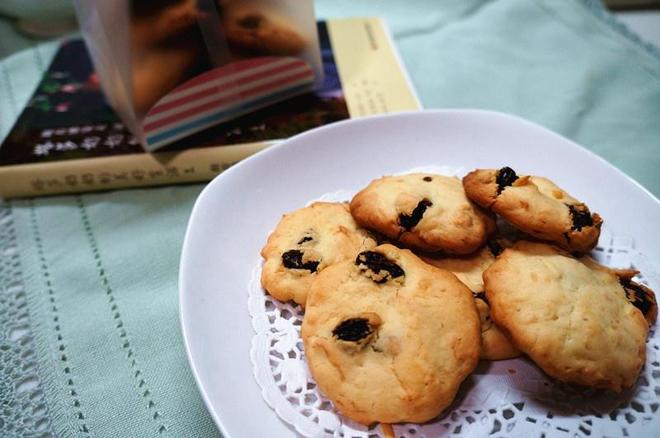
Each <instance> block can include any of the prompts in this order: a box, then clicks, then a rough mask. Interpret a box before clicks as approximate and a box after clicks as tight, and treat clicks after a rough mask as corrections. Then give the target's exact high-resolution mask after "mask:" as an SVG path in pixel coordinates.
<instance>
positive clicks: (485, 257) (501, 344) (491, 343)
mask: <svg viewBox="0 0 660 438" xmlns="http://www.w3.org/2000/svg"><path fill="white" fill-rule="evenodd" d="M501 251H503V248H502V247H501V246H500V245H499V243H498V242H497V241H495V240H492V241H489V242H488V245H486V246H484V247H483V248H482V249H481V250H480V251H479V252H477V253H475V254H471V255H467V256H461V257H458V256H453V257H436V256H423V257H422V260H424V261H425V262H427V263H430V264H432V265H433V266H436V267H438V268H441V269H445V270H447V271H450V272H451V273H453V274H454V275H456V277H458V279H459V280H461V281H462V282H463V284H465V285H466V286H467V287H468V288H469V289H470V290H471V291H472V294H473V296H474V300H475V304H476V306H477V310H478V311H479V319H480V322H481V354H480V358H481V359H486V360H502V359H511V358H514V357H518V356H520V354H521V353H520V350H518V349H517V348H516V347H515V346H514V345H513V344H512V343H511V341H510V340H509V338H507V337H506V335H505V334H504V333H502V331H501V330H500V329H499V328H498V327H497V326H496V325H495V324H494V323H493V321H492V319H491V317H490V307H489V306H488V299H487V298H486V295H485V293H484V282H483V279H482V274H483V272H484V271H485V270H486V269H487V268H488V267H489V266H490V265H491V264H493V262H494V261H495V257H496V256H497V255H498V254H499V253H500V252H501Z"/></svg>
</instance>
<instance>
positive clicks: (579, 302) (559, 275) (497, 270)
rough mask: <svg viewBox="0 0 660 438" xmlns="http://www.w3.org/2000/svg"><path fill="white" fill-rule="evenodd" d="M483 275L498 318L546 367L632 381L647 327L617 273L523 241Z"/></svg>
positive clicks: (584, 381) (616, 385) (613, 381)
mask: <svg viewBox="0 0 660 438" xmlns="http://www.w3.org/2000/svg"><path fill="white" fill-rule="evenodd" d="M483 278H484V286H485V289H486V296H487V298H488V301H489V302H490V310H491V316H492V318H493V320H494V321H495V322H496V323H497V325H498V326H499V327H500V328H503V329H504V330H506V332H507V333H508V334H509V338H510V339H511V340H512V341H513V343H514V344H515V345H516V347H518V348H519V349H520V350H521V351H523V352H524V353H526V354H527V355H528V356H529V357H530V358H531V359H532V360H533V361H534V362H536V364H537V365H538V366H539V367H541V368H542V369H543V370H544V371H545V372H546V373H547V374H549V375H550V376H552V377H554V378H556V379H558V380H561V381H563V382H568V383H574V384H579V385H584V386H589V387H594V388H608V389H611V390H613V391H617V392H619V391H621V390H623V389H625V388H629V387H631V386H632V385H633V384H634V383H635V381H636V380H637V377H638V375H639V372H640V370H641V368H642V366H643V365H644V360H645V354H646V337H647V335H648V331H649V327H648V323H647V321H646V320H645V318H644V315H643V314H642V312H641V311H640V310H639V309H638V308H637V307H635V306H634V305H633V304H631V303H630V302H629V301H628V299H627V298H626V291H625V290H624V286H622V285H621V283H620V279H619V277H618V276H617V275H615V274H614V273H613V272H610V271H608V270H604V269H601V268H599V267H595V266H594V265H593V261H591V260H589V259H577V258H574V257H572V256H571V255H570V254H569V253H567V252H564V251H562V250H560V249H559V248H557V247H554V246H551V245H547V244H544V243H532V242H524V241H521V242H518V243H516V244H515V245H514V246H513V247H512V248H508V249H506V250H504V252H503V253H502V254H501V255H500V256H499V257H497V260H496V261H495V262H494V263H493V264H492V265H491V266H490V267H489V268H488V269H486V271H485V272H484V275H483Z"/></svg>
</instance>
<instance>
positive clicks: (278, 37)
mask: <svg viewBox="0 0 660 438" xmlns="http://www.w3.org/2000/svg"><path fill="white" fill-rule="evenodd" d="M222 24H223V28H224V32H225V35H226V37H227V41H228V42H229V44H230V45H231V47H232V48H234V49H238V50H243V51H247V52H249V53H256V54H264V55H279V56H293V55H298V54H299V53H300V52H302V51H303V50H304V49H305V47H306V46H307V42H306V41H305V39H304V38H303V37H302V36H301V35H300V34H299V33H298V32H296V31H295V30H294V29H293V28H292V27H291V26H290V25H288V24H286V23H284V22H282V21H281V20H279V19H277V18H276V17H274V16H270V15H267V14H264V13H263V12H262V11H259V10H257V9H253V8H250V7H243V6H240V5H239V4H238V3H228V4H227V5H226V6H225V7H224V9H223V20H222Z"/></svg>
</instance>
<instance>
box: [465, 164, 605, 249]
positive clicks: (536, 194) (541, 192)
mask: <svg viewBox="0 0 660 438" xmlns="http://www.w3.org/2000/svg"><path fill="white" fill-rule="evenodd" d="M463 186H464V187H465V193H467V196H468V198H470V199H471V200H472V201H474V202H476V203H477V204H479V205H481V206H482V207H485V208H488V209H490V210H491V211H493V212H495V213H497V214H499V215H500V216H502V217H503V218H504V219H506V220H507V221H509V222H511V223H512V224H513V225H515V226H516V227H518V228H520V229H521V230H523V231H524V232H526V233H529V234H531V235H532V236H534V237H536V238H538V239H541V240H546V241H550V242H553V243H555V244H557V245H559V246H560V247H562V248H564V249H566V250H569V251H577V252H589V251H591V250H592V249H593V248H594V246H596V244H597V243H598V237H599V236H600V227H601V224H602V222H603V221H602V219H601V218H600V216H598V214H596V213H593V214H592V213H591V212H590V211H589V208H588V207H587V206H586V205H585V204H583V203H582V202H580V201H578V200H577V199H575V198H573V197H572V196H571V195H569V194H568V193H566V192H565V191H564V190H562V189H561V188H559V187H558V186H557V185H555V184H554V183H553V182H552V181H550V180H549V179H547V178H543V177H540V176H529V175H527V176H518V175H516V172H515V171H514V170H513V169H511V168H510V167H503V168H502V169H499V170H495V169H477V170H474V171H472V172H470V173H469V174H467V175H466V176H465V178H463Z"/></svg>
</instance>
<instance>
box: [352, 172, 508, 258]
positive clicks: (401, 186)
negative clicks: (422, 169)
mask: <svg viewBox="0 0 660 438" xmlns="http://www.w3.org/2000/svg"><path fill="white" fill-rule="evenodd" d="M351 214H352V215H353V217H354V218H355V220H356V221H357V222H358V223H359V224H360V225H362V226H363V227H365V228H368V229H370V230H374V231H377V232H379V233H381V234H384V235H385V236H387V237H389V238H390V239H395V240H398V241H399V242H401V243H403V244H404V245H406V246H409V247H411V248H414V249H418V250H421V251H427V252H435V251H443V252H445V253H448V254H469V253H471V252H474V251H476V250H477V249H479V247H480V246H482V245H483V244H484V243H485V242H486V239H487V238H488V236H490V235H491V234H492V233H493V232H494V231H495V222H494V220H493V219H492V218H491V217H490V216H488V214H487V213H484V212H483V211H481V209H479V208H478V207H477V206H475V205H474V204H472V203H471V202H470V201H469V200H468V199H467V197H466V196H465V191H464V190H463V186H462V185H461V182H460V180H459V179H457V178H453V177H447V176H442V175H434V174H428V173H411V174H407V175H400V176H385V177H382V178H380V179H377V180H374V181H372V182H371V183H370V184H369V185H368V186H367V187H366V188H365V189H363V190H361V191H360V192H359V193H358V194H357V195H355V197H354V198H353V200H352V201H351Z"/></svg>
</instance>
